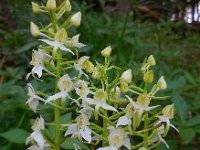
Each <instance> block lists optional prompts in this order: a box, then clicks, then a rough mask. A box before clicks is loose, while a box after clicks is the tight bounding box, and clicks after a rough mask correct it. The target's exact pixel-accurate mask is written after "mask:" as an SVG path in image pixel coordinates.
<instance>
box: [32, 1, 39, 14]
mask: <svg viewBox="0 0 200 150" xmlns="http://www.w3.org/2000/svg"><path fill="white" fill-rule="evenodd" d="M31 3H32V10H33V13H39V12H40V6H39V5H38V4H37V3H34V2H31Z"/></svg>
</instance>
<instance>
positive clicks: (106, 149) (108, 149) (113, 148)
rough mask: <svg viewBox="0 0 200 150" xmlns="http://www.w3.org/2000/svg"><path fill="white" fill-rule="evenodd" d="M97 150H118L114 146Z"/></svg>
mask: <svg viewBox="0 0 200 150" xmlns="http://www.w3.org/2000/svg"><path fill="white" fill-rule="evenodd" d="M97 150H118V148H117V147H116V146H107V147H101V148H98V149H97Z"/></svg>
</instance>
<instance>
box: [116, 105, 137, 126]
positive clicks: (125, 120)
mask: <svg viewBox="0 0 200 150" xmlns="http://www.w3.org/2000/svg"><path fill="white" fill-rule="evenodd" d="M125 112H126V114H125V115H124V116H121V117H120V118H119V119H118V121H117V125H116V127H118V126H120V125H122V126H125V125H129V126H130V125H131V118H133V117H134V114H135V108H134V106H133V105H131V104H128V105H127V106H126V108H125Z"/></svg>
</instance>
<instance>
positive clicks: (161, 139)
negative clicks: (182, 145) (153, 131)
mask: <svg viewBox="0 0 200 150" xmlns="http://www.w3.org/2000/svg"><path fill="white" fill-rule="evenodd" d="M158 137H159V139H160V141H161V142H162V143H164V144H165V145H166V147H167V148H168V149H169V145H168V144H167V142H166V141H165V140H164V139H163V138H162V136H161V135H160V134H159V135H158Z"/></svg>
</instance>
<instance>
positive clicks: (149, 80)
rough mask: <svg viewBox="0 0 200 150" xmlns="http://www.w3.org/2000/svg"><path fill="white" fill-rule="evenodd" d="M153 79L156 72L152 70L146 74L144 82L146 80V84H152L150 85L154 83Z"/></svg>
mask: <svg viewBox="0 0 200 150" xmlns="http://www.w3.org/2000/svg"><path fill="white" fill-rule="evenodd" d="M153 79H154V72H153V70H150V71H148V72H146V73H145V74H144V77H143V80H144V82H145V83H148V84H150V83H152V82H153Z"/></svg>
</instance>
